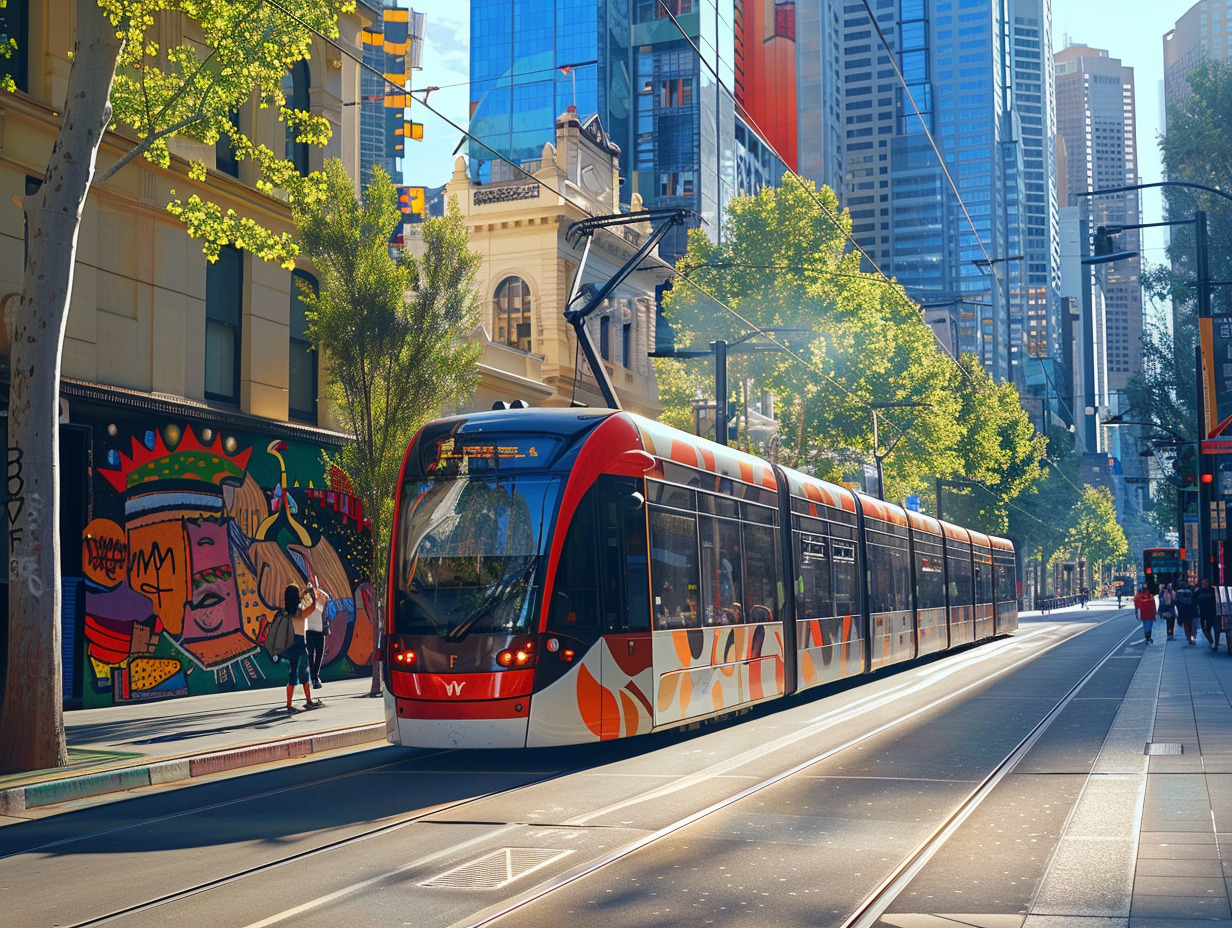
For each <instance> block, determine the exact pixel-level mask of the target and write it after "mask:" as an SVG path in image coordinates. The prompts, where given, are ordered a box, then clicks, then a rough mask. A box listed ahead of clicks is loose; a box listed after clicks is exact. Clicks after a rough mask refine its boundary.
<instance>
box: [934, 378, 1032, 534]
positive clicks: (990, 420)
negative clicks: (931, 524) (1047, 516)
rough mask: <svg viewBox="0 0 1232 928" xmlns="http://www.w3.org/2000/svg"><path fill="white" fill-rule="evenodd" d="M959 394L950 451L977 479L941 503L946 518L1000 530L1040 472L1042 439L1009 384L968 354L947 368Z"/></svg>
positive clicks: (969, 475) (966, 472)
mask: <svg viewBox="0 0 1232 928" xmlns="http://www.w3.org/2000/svg"><path fill="white" fill-rule="evenodd" d="M951 389H952V390H953V392H954V395H955V396H957V397H958V400H959V409H958V411H957V423H958V427H959V430H960V435H959V439H958V442H957V444H956V446H955V453H956V454H957V455H958V458H959V461H960V465H959V472H960V473H962V474H963V475H965V477H966V479H967V480H971V481H973V482H975V483H977V484H978V487H977V488H976V489H974V490H973V491H971V492H969V493H967V494H965V495H964V496H961V497H959V499H960V500H961V501H962V502H961V503H960V504H959V505H958V506H951V505H948V504H947V506H946V509H945V513H944V515H945V516H946V518H953V519H956V520H958V521H960V522H962V524H964V525H967V526H969V527H971V528H977V529H980V530H981V531H984V532H991V533H993V534H997V535H1003V534H1005V532H1006V531H1007V530H1008V528H1009V512H1010V509H1009V503H1010V501H1011V500H1014V499H1016V498H1017V497H1019V496H1020V495H1021V494H1022V493H1024V492H1025V491H1027V490H1030V489H1032V488H1033V487H1035V486H1036V485H1037V484H1038V483H1039V482H1040V481H1041V480H1042V479H1043V477H1044V469H1043V457H1044V453H1045V450H1046V448H1047V444H1048V443H1047V442H1046V441H1045V440H1044V437H1043V436H1042V435H1038V434H1037V433H1036V431H1035V426H1034V425H1032V424H1031V420H1030V417H1029V416H1028V415H1027V411H1026V410H1025V409H1023V407H1022V404H1021V402H1019V398H1018V391H1017V389H1015V387H1014V386H1013V385H1012V384H1009V383H1002V384H997V383H993V380H992V378H991V377H990V376H989V375H988V373H987V372H986V371H985V370H984V366H983V365H982V364H980V362H979V361H978V360H977V359H976V358H975V357H974V356H972V355H964V356H963V357H962V358H960V359H959V363H958V366H957V368H955V369H954V370H953V371H952V373H951Z"/></svg>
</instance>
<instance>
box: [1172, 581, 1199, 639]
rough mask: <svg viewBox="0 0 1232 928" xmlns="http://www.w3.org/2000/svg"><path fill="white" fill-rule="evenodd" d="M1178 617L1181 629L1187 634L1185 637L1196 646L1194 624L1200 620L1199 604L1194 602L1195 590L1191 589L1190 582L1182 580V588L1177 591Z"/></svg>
mask: <svg viewBox="0 0 1232 928" xmlns="http://www.w3.org/2000/svg"><path fill="white" fill-rule="evenodd" d="M1176 617H1177V620H1178V621H1180V623H1181V629H1182V631H1183V632H1184V633H1185V637H1186V638H1187V639H1188V640H1189V643H1190V644H1194V643H1195V642H1196V641H1197V639H1196V637H1195V632H1194V622H1195V621H1196V620H1197V618H1198V604H1197V603H1195V602H1194V594H1193V590H1191V589H1190V588H1189V581H1187V580H1182V581H1181V585H1180V587H1179V588H1178V589H1177V591H1176Z"/></svg>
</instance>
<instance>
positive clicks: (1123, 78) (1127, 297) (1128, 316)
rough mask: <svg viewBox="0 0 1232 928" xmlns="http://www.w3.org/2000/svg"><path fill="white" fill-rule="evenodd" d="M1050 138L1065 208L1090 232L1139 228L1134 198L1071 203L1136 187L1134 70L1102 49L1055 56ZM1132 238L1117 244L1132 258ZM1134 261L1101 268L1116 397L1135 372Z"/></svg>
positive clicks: (1138, 364) (1138, 350)
mask: <svg viewBox="0 0 1232 928" xmlns="http://www.w3.org/2000/svg"><path fill="white" fill-rule="evenodd" d="M1056 83H1057V134H1058V135H1059V136H1060V137H1061V138H1063V139H1064V140H1065V152H1066V160H1067V164H1066V169H1065V177H1066V184H1067V189H1066V190H1065V191H1063V192H1062V193H1061V196H1062V199H1063V201H1064V203H1065V205H1067V206H1080V205H1082V200H1084V199H1085V200H1086V201H1087V206H1086V208H1087V209H1088V213H1087V216H1088V218H1089V220H1090V226H1091V228H1092V229H1095V228H1096V227H1098V226H1127V225H1134V224H1136V223H1138V222H1140V221H1141V220H1140V216H1141V209H1140V205H1139V199H1138V194H1137V192H1136V191H1130V192H1128V193H1122V194H1116V195H1109V196H1100V197H1089V198H1085V197H1082V198H1080V197H1078V196H1077V194H1080V193H1083V192H1085V191H1088V190H1101V189H1108V188H1115V187H1127V186H1132V185H1134V184H1136V183H1137V182H1138V151H1137V147H1136V145H1135V139H1136V123H1135V119H1134V70H1133V68H1127V67H1125V66H1123V65H1122V64H1121V61H1120V59H1118V58H1111V57H1109V55H1108V52H1106V51H1104V50H1103V49H1097V48H1089V47H1087V46H1085V45H1071V46H1070V47H1068V48H1063V49H1061V50H1060V51H1059V52H1057V53H1056ZM1139 238H1140V235H1139V231H1138V230H1137V229H1130V230H1127V231H1126V232H1125V235H1124V238H1122V239H1118V243H1119V245H1121V246H1123V247H1124V248H1125V249H1126V250H1128V251H1139V250H1140V242H1139ZM1141 266H1142V262H1141V259H1139V258H1136V257H1135V258H1130V259H1127V260H1124V261H1117V262H1115V263H1113V264H1107V265H1101V266H1100V271H1099V273H1100V278H1101V279H1100V284H1101V289H1102V290H1103V294H1104V300H1105V313H1106V317H1107V328H1106V333H1105V338H1106V344H1105V346H1104V347H1105V352H1106V358H1107V369H1108V392H1109V393H1110V394H1115V393H1118V392H1123V391H1124V390H1125V387H1126V385H1127V384H1128V382H1129V379H1130V378H1131V377H1132V376H1134V375H1135V374H1137V373H1139V372H1140V371H1141V370H1142V287H1141V284H1140V282H1139V273H1140V271H1141Z"/></svg>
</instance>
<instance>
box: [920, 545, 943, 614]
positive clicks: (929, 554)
mask: <svg viewBox="0 0 1232 928" xmlns="http://www.w3.org/2000/svg"><path fill="white" fill-rule="evenodd" d="M915 581H916V588H917V590H918V595H919V604H918V607H919V608H920V609H936V608H941V607H944V606H945V571H944V565H943V564H942V561H941V548H940V546H939V545H934V544H932V543H931V542H927V541H919V542H917V543H916V550H915Z"/></svg>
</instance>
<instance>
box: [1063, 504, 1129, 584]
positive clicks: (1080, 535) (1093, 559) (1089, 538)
mask: <svg viewBox="0 0 1232 928" xmlns="http://www.w3.org/2000/svg"><path fill="white" fill-rule="evenodd" d="M1128 552H1129V542H1128V541H1127V540H1126V538H1125V532H1124V531H1122V530H1121V526H1120V525H1118V524H1117V517H1116V504H1115V503H1114V502H1113V499H1112V492H1111V491H1110V490H1109V489H1108V488H1107V487H1093V486H1091V485H1089V484H1088V485H1086V486H1084V487H1083V488H1082V496H1081V498H1080V499H1079V500H1078V505H1077V506H1075V507H1074V508H1073V509H1072V510H1071V511H1070V515H1069V519H1068V522H1067V525H1066V531H1065V536H1064V538H1063V539H1062V541H1061V545H1060V546H1059V547H1058V548H1057V549H1056V550H1055V551H1054V552H1053V553H1052V555H1051V556H1050V557H1049V559H1048V563H1049V565H1052V564H1055V563H1056V562H1057V561H1060V560H1069V559H1072V560H1075V561H1086V562H1088V563H1090V564H1094V565H1098V564H1105V563H1110V562H1113V561H1119V560H1120V559H1121V558H1123V557H1125V555H1126V554H1127V553H1128Z"/></svg>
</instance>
